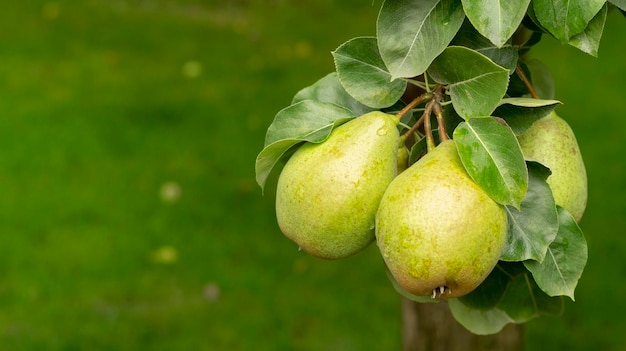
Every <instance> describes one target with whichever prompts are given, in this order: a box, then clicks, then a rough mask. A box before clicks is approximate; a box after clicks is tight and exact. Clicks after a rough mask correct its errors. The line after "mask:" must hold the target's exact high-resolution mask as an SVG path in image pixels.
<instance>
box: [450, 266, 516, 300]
mask: <svg viewBox="0 0 626 351" xmlns="http://www.w3.org/2000/svg"><path fill="white" fill-rule="evenodd" d="M509 280H510V276H509V274H507V273H506V272H505V271H504V270H502V269H501V268H500V267H499V266H496V267H495V268H494V269H493V270H492V271H491V273H490V274H489V276H487V278H486V279H485V280H484V281H483V282H482V283H481V284H480V285H479V286H478V287H477V288H476V289H474V291H472V292H470V293H469V294H467V295H465V296H462V297H459V300H461V302H463V304H464V305H465V306H468V307H471V308H476V309H481V310H486V309H491V308H495V307H496V306H497V305H498V303H500V301H501V300H502V297H503V296H504V292H505V291H506V288H507V286H508V285H509Z"/></svg>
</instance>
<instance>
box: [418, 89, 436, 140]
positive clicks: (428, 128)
mask: <svg viewBox="0 0 626 351" xmlns="http://www.w3.org/2000/svg"><path fill="white" fill-rule="evenodd" d="M433 105H437V101H436V100H434V99H433V100H430V101H429V102H428V104H426V109H425V110H424V114H423V115H422V117H421V118H420V119H422V118H423V119H424V132H425V134H426V150H428V152H431V151H433V150H434V149H435V139H434V138H433V130H432V127H431V126H430V114H431V111H432V109H433Z"/></svg>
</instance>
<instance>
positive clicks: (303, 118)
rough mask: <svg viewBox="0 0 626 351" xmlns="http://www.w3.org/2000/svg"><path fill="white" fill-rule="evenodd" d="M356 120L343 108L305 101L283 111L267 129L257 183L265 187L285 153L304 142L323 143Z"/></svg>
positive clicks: (258, 165)
mask: <svg viewBox="0 0 626 351" xmlns="http://www.w3.org/2000/svg"><path fill="white" fill-rule="evenodd" d="M352 118H354V114H353V113H352V112H351V111H350V110H347V109H345V108H343V107H340V106H337V105H334V104H329V103H324V102H319V101H314V100H304V101H300V102H297V103H295V104H293V105H291V106H289V107H286V108H284V109H282V110H281V111H279V112H278V114H276V117H275V118H274V121H273V122H272V124H271V125H270V126H269V128H268V129H267V134H266V136H265V146H264V148H263V150H261V152H260V153H259V155H258V156H257V158H256V164H255V171H256V181H257V183H258V184H259V186H260V187H261V189H264V188H265V181H266V180H267V177H268V176H269V174H270V172H271V171H272V169H273V168H274V166H275V165H276V164H277V163H278V161H279V160H280V159H281V158H282V157H283V155H285V153H286V152H287V151H288V150H289V149H290V148H292V147H293V146H294V145H296V144H299V143H301V142H303V141H308V142H312V143H321V142H323V141H324V140H326V139H327V138H328V136H329V135H330V133H331V131H332V130H333V128H335V127H336V126H338V125H340V124H342V123H344V122H346V121H348V120H350V119H352Z"/></svg>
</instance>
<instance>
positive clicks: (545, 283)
mask: <svg viewBox="0 0 626 351" xmlns="http://www.w3.org/2000/svg"><path fill="white" fill-rule="evenodd" d="M625 4H626V3H625V2H624V1H623V0H610V1H608V2H607V1H606V0H570V1H561V0H532V1H531V0H514V1H513V0H512V1H499V0H387V1H385V2H384V3H383V4H382V6H381V8H380V12H379V16H378V19H377V22H376V36H373V37H357V38H353V39H351V40H348V41H346V42H345V43H343V44H341V45H340V46H339V47H338V48H337V49H336V50H334V51H333V52H332V55H333V58H334V61H335V67H336V71H335V72H332V73H330V74H328V75H327V76H325V77H323V78H321V79H320V80H318V81H317V82H315V83H314V84H312V85H310V86H308V87H306V88H304V89H302V90H300V91H299V92H298V93H297V94H296V95H295V96H294V98H293V101H292V104H291V105H290V106H288V107H286V108H284V109H283V110H281V111H279V112H278V114H277V115H276V117H275V119H274V121H273V122H272V124H271V125H270V127H269V128H268V131H267V135H266V140H265V144H264V147H263V149H262V151H261V152H260V154H259V155H258V157H257V160H256V175H257V182H258V183H259V185H260V186H261V188H263V187H264V186H265V183H266V181H267V179H268V176H269V174H270V172H271V171H272V169H273V168H275V167H276V165H278V164H279V163H280V161H281V160H286V159H287V158H288V157H289V155H290V154H291V153H292V152H293V151H294V150H295V149H297V148H298V147H299V145H301V144H302V143H305V142H310V143H322V142H324V141H325V140H326V139H327V138H328V136H329V135H330V133H331V132H332V130H333V129H334V128H335V127H337V126H338V125H340V124H342V123H344V122H346V121H348V120H350V119H352V118H357V117H358V116H360V115H362V114H364V113H367V112H369V111H373V110H381V111H385V112H388V113H398V112H399V111H400V110H401V109H402V108H403V107H404V106H405V105H406V104H407V103H409V101H410V100H411V99H412V98H414V97H415V96H416V95H420V94H422V95H421V96H424V93H425V94H431V93H435V94H432V98H433V99H435V98H437V101H435V103H436V105H437V106H439V107H440V108H442V109H441V111H442V115H441V116H437V117H438V118H437V121H436V123H438V129H437V130H438V131H440V136H439V137H440V138H447V137H452V138H453V139H454V140H455V142H456V144H457V148H458V151H459V156H460V158H461V160H462V163H463V165H464V167H465V169H466V170H467V172H468V174H469V175H470V176H471V177H472V179H473V180H474V181H475V182H476V183H477V184H478V185H479V186H481V187H482V188H483V189H484V190H485V191H486V192H487V193H488V194H489V196H490V197H491V198H492V199H493V200H494V201H496V202H498V203H499V204H501V205H503V206H505V207H506V212H507V217H508V226H509V228H508V237H507V243H506V247H505V249H504V251H503V253H502V257H501V261H500V263H499V264H498V266H497V268H496V269H494V271H493V272H492V273H491V275H490V276H489V277H488V278H487V280H486V281H485V282H484V283H483V284H482V285H481V286H480V287H479V288H478V289H476V290H475V291H474V292H472V293H471V294H469V295H467V296H465V297H463V298H459V299H454V300H450V301H449V304H450V308H451V310H452V312H453V314H454V316H455V317H456V319H457V320H459V321H460V322H461V323H462V324H463V325H465V326H466V327H467V328H468V329H469V330H470V331H472V332H475V333H478V334H488V333H494V332H497V331H499V330H500V329H501V328H502V327H503V326H504V325H505V324H507V323H522V322H526V321H528V320H529V319H531V318H534V317H537V316H541V315H552V314H558V313H560V311H561V310H562V304H563V302H562V299H563V297H564V296H567V297H569V298H571V299H572V300H573V299H574V289H575V287H576V285H577V282H578V280H579V278H580V277H581V275H582V272H583V270H584V267H585V264H586V260H587V246H586V242H585V239H584V236H583V234H582V231H581V230H580V228H579V227H578V225H577V223H576V221H575V220H574V219H573V218H572V216H571V215H570V214H569V213H568V212H567V211H566V210H565V209H563V208H561V207H559V206H557V205H556V204H555V201H554V198H553V195H552V192H551V190H550V187H549V186H548V184H547V182H546V179H547V177H548V176H549V175H550V170H549V169H548V168H546V167H545V166H543V165H541V164H539V163H536V162H530V161H527V160H525V159H524V155H523V154H522V150H521V148H520V145H519V143H518V140H517V137H518V136H519V135H520V134H522V133H523V132H524V131H526V130H527V129H528V128H529V127H530V126H531V125H532V124H533V123H534V122H535V121H537V120H538V119H541V118H543V117H544V116H546V115H547V114H549V113H550V112H551V111H552V110H553V109H554V108H555V107H557V106H558V105H559V104H560V102H559V101H557V100H554V95H555V93H554V82H553V81H552V77H551V76H550V72H549V71H548V70H547V69H546V67H545V66H544V65H543V64H542V63H541V62H540V61H539V60H537V59H530V58H528V52H529V50H531V49H532V46H533V45H535V44H536V43H538V42H539V41H540V40H541V38H542V36H544V35H549V36H552V37H554V38H556V39H558V40H559V41H560V42H562V43H565V44H568V45H571V46H573V47H575V48H577V49H580V50H582V51H583V52H585V53H587V54H590V55H593V56H596V55H597V53H598V48H599V44H600V39H601V36H602V32H603V28H604V25H605V21H606V18H607V12H608V11H609V10H611V9H613V8H615V7H618V8H620V9H621V10H625V7H626V5H625ZM416 92H417V93H416ZM428 96H429V97H430V96H431V95H428ZM428 103H430V101H426V103H425V104H424V105H422V106H417V107H415V108H413V109H410V110H409V111H408V113H404V112H405V111H403V112H402V113H403V114H404V115H403V118H402V123H401V126H400V128H401V129H403V130H405V133H407V134H405V136H406V137H407V146H409V147H410V148H411V152H410V158H409V162H410V163H413V162H415V161H416V160H417V159H418V158H419V157H420V156H421V155H423V154H424V152H426V151H427V149H428V146H427V142H426V141H427V137H428V136H429V135H430V134H431V133H432V131H433V130H431V129H430V128H424V127H423V126H421V128H416V127H418V126H419V125H418V124H419V123H424V124H425V125H427V126H429V125H430V122H431V121H430V118H431V115H430V110H429V108H426V106H428ZM424 111H426V113H424ZM419 115H421V116H422V118H417V117H418V116H419ZM439 117H441V118H439ZM424 118H425V119H426V122H425V121H424ZM406 130H409V132H406ZM446 130H447V131H451V134H450V135H448V134H447V133H446V132H445V131H446ZM391 280H392V281H393V278H391ZM394 286H396V288H397V290H398V291H400V292H401V293H402V294H404V295H405V296H409V297H410V298H414V299H416V300H419V301H422V302H431V301H432V300H431V299H424V298H418V297H414V296H410V295H408V293H406V292H405V291H402V289H401V288H400V287H399V286H398V285H397V283H396V284H394Z"/></svg>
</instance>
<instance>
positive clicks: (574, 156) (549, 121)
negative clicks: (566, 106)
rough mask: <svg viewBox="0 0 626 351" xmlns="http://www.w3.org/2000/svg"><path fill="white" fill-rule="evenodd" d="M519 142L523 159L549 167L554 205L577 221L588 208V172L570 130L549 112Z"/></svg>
mask: <svg viewBox="0 0 626 351" xmlns="http://www.w3.org/2000/svg"><path fill="white" fill-rule="evenodd" d="M519 143H520V146H521V147H522V152H523V153H524V157H525V158H526V159H529V160H533V161H538V162H540V163H542V164H543V165H545V166H546V167H548V168H550V170H551V171H552V174H551V175H550V176H549V177H548V184H549V185H550V189H551V190H552V194H553V195H554V200H555V202H556V203H557V205H560V206H561V207H563V208H565V209H566V210H567V211H568V212H569V213H570V214H571V215H572V216H573V217H574V219H576V222H580V220H581V218H582V216H583V213H584V212H585V207H587V171H586V170H585V163H584V162H583V158H582V155H581V154H580V148H579V147H578V142H577V141H576V136H575V135H574V132H573V131H572V128H570V126H569V125H568V124H567V122H565V120H563V119H562V118H561V117H559V116H558V115H557V114H556V113H555V112H552V113H550V114H549V115H548V116H546V117H544V118H542V119H540V120H538V121H537V122H535V123H534V124H533V125H532V126H531V127H530V128H529V129H528V130H527V131H526V132H524V133H523V134H522V135H520V136H519Z"/></svg>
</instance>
